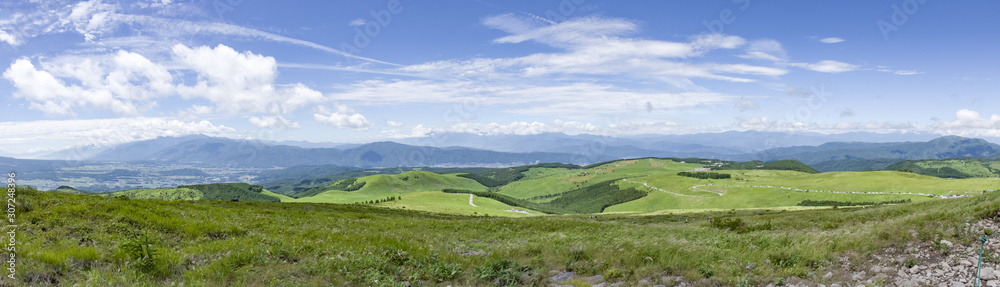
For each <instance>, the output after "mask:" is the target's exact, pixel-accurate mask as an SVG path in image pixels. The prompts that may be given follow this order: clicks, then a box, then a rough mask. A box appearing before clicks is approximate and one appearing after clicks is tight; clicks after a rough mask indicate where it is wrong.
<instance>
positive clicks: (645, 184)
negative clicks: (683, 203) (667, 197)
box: [622, 179, 722, 198]
mask: <svg viewBox="0 0 1000 287" xmlns="http://www.w3.org/2000/svg"><path fill="white" fill-rule="evenodd" d="M622 181H627V182H632V183H641V184H642V185H644V186H646V187H648V188H652V189H655V190H659V191H662V192H666V193H669V194H673V195H679V196H689V197H701V198H707V197H708V196H697V195H690V194H680V193H676V192H671V191H666V190H663V189H660V188H659V187H655V186H649V184H648V183H645V182H639V181H631V180H628V179H622ZM719 196H722V194H721V193H719Z"/></svg>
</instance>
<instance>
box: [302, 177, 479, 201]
mask: <svg viewBox="0 0 1000 287" xmlns="http://www.w3.org/2000/svg"><path fill="white" fill-rule="evenodd" d="M357 181H359V182H364V183H365V185H364V187H362V188H361V189H359V190H356V191H343V190H328V191H325V192H323V193H320V194H317V195H314V196H310V197H303V198H297V199H292V200H289V201H290V202H324V203H357V202H363V201H367V200H375V199H382V198H386V197H390V196H397V195H403V194H407V193H411V192H421V191H440V190H442V189H446V188H458V189H468V190H475V191H486V187H485V186H482V185H480V184H479V183H477V182H476V181H474V180H471V179H467V178H462V177H458V176H456V175H454V174H437V173H433V172H427V171H410V172H404V173H400V174H394V175H388V174H378V175H371V176H366V177H361V178H358V180H357Z"/></svg>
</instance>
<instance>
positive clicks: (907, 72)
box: [875, 66, 924, 76]
mask: <svg viewBox="0 0 1000 287" xmlns="http://www.w3.org/2000/svg"><path fill="white" fill-rule="evenodd" d="M875 70H876V71H879V72H883V73H893V74H896V75H900V76H912V75H919V74H923V73H924V72H920V71H916V70H895V69H890V68H889V67H886V66H877V67H875Z"/></svg>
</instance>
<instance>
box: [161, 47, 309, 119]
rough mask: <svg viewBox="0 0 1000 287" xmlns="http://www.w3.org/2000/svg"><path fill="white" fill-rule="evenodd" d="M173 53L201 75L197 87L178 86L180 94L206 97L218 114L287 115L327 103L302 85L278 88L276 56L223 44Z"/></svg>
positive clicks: (187, 48) (180, 49)
mask: <svg viewBox="0 0 1000 287" xmlns="http://www.w3.org/2000/svg"><path fill="white" fill-rule="evenodd" d="M173 50H174V55H175V58H176V60H177V61H178V62H179V63H181V64H184V65H185V66H186V67H190V69H191V70H192V71H194V72H195V74H196V75H197V76H198V80H197V83H196V84H194V85H190V86H188V85H179V86H178V87H177V90H178V93H179V94H180V95H182V96H184V97H187V98H205V99H207V100H209V101H210V102H212V103H213V104H214V110H215V111H216V112H221V113H225V114H230V115H232V114H237V113H242V112H249V113H272V114H288V113H291V112H294V111H295V110H297V109H299V108H302V107H304V106H307V105H309V104H315V103H321V102H325V101H326V98H325V97H323V94H322V93H320V92H318V91H315V90H312V89H310V88H308V87H306V86H305V85H302V84H300V83H296V84H293V85H292V86H291V87H279V86H276V85H275V83H274V80H275V78H276V77H277V63H276V61H275V60H274V58H273V57H266V56H263V55H258V54H253V53H251V52H249V51H247V52H243V53H240V52H237V51H235V50H233V49H232V48H229V47H227V46H224V45H219V46H217V47H215V48H209V47H206V46H200V47H195V48H189V47H187V46H184V45H181V44H177V45H175V46H174V48H173Z"/></svg>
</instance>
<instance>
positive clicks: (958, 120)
mask: <svg viewBox="0 0 1000 287" xmlns="http://www.w3.org/2000/svg"><path fill="white" fill-rule="evenodd" d="M932 127H934V128H935V129H936V130H937V131H938V133H942V134H951V135H960V136H993V137H995V136H1000V115H997V114H993V115H991V116H990V117H989V118H985V117H983V116H982V115H980V114H979V112H976V111H973V110H968V109H962V110H959V111H958V112H956V113H955V120H954V121H944V122H938V123H935V124H934V125H932Z"/></svg>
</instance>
